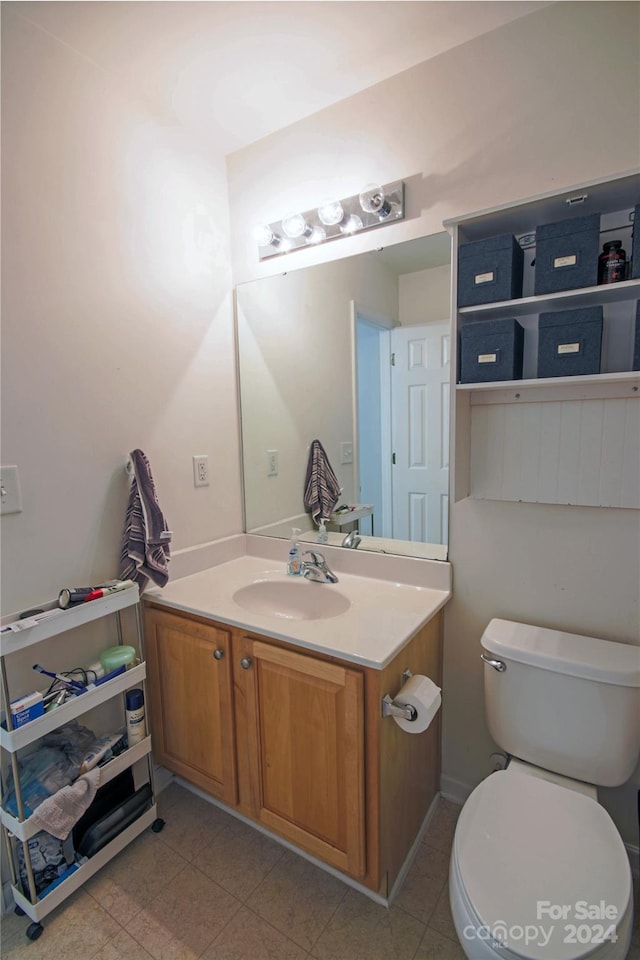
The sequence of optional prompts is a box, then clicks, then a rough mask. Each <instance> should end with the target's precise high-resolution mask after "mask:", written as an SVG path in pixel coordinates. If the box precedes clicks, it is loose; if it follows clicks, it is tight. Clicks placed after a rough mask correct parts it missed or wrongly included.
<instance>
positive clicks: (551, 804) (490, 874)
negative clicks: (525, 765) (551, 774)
mask: <svg viewBox="0 0 640 960" xmlns="http://www.w3.org/2000/svg"><path fill="white" fill-rule="evenodd" d="M452 860H453V863H452V882H455V883H456V884H457V887H458V892H459V895H460V897H461V899H462V901H463V902H464V903H465V905H466V906H465V910H466V914H467V919H468V920H470V921H471V924H472V926H473V925H474V924H475V923H476V920H477V925H476V926H477V929H478V930H480V929H481V928H482V929H483V930H485V931H487V934H488V931H491V934H492V936H490V939H492V940H495V941H497V945H496V946H495V951H496V956H498V955H499V956H501V957H505V958H506V957H514V958H526V960H549V958H553V960H578V958H585V957H590V958H593V960H595V958H596V957H598V956H602V957H604V956H609V955H612V956H614V955H621V956H624V952H622V953H621V954H619V952H618V950H617V949H615V946H616V945H615V944H612V943H609V942H604V943H602V942H600V943H598V942H597V936H598V934H601V929H600V928H602V930H603V931H606V930H610V929H611V928H612V926H613V928H614V930H615V931H616V933H617V935H618V936H619V937H620V938H623V937H625V938H626V936H627V935H628V927H629V925H630V918H631V911H632V906H631V904H632V901H631V870H630V867H629V861H628V858H627V855H626V851H625V848H624V845H623V843H622V840H621V838H620V835H619V834H618V832H617V830H616V828H615V826H614V824H613V821H612V820H611V818H610V817H609V815H608V814H607V812H606V811H605V810H604V808H603V807H601V806H600V805H599V804H598V803H597V801H595V800H593V799H592V798H591V797H589V796H585V795H584V794H582V793H579V792H576V791H574V790H572V789H568V788H567V787H563V786H560V785H558V784H556V783H552V782H548V781H547V780H543V779H540V778H539V777H537V776H535V775H531V774H527V773H524V772H522V767H521V766H520V767H519V768H518V769H517V770H514V769H511V768H510V769H508V770H506V771H498V772H497V773H494V774H492V775H491V776H490V777H488V778H487V779H486V780H484V781H483V782H482V783H481V784H480V786H479V787H477V788H476V790H474V792H473V793H472V794H471V796H470V797H469V799H468V800H467V802H466V804H465V805H464V807H463V809H462V812H461V814H460V817H459V820H458V825H457V827H456V833H455V838H454V844H453V850H452ZM560 910H564V916H562V915H560V916H559V915H558V911H560ZM585 911H587V915H584V914H585ZM593 911H596V913H597V914H598V915H597V916H595V915H594V913H593ZM527 928H529V929H530V931H535V932H532V933H530V935H529V936H527V937H526V939H525V936H524V931H525V930H526V929H527ZM520 931H522V933H520ZM458 934H459V935H460V931H458ZM461 939H462V938H461ZM467 939H469V938H467ZM486 939H487V937H486V936H485V941H486ZM485 945H486V943H485ZM618 946H623V945H622V944H618Z"/></svg>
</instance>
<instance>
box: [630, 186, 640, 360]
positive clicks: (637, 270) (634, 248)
mask: <svg viewBox="0 0 640 960" xmlns="http://www.w3.org/2000/svg"><path fill="white" fill-rule="evenodd" d="M630 277H631V279H632V280H637V279H638V277H640V203H636V205H635V211H634V215H633V240H632V241H631V273H630ZM633 369H634V370H637V369H638V368H637V367H634V368H633Z"/></svg>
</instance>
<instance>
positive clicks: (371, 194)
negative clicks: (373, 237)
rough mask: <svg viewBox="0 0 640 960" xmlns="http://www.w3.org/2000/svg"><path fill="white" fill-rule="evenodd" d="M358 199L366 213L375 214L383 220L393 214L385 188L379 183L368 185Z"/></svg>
mask: <svg viewBox="0 0 640 960" xmlns="http://www.w3.org/2000/svg"><path fill="white" fill-rule="evenodd" d="M358 199H359V200H360V206H361V207H362V209H363V210H364V212H365V213H374V214H375V215H376V216H377V217H380V219H381V220H384V219H385V217H388V216H389V214H390V213H391V204H390V203H389V201H388V200H386V199H385V193H384V187H381V186H380V184H379V183H368V184H367V186H366V187H363V188H362V191H361V192H360V196H359V198H358Z"/></svg>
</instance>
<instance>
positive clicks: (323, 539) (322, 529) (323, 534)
mask: <svg viewBox="0 0 640 960" xmlns="http://www.w3.org/2000/svg"><path fill="white" fill-rule="evenodd" d="M328 542H329V535H328V534H327V527H326V524H325V521H324V520H323V519H322V517H321V518H320V523H319V524H318V536H317V537H316V543H328Z"/></svg>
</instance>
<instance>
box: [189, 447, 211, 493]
mask: <svg viewBox="0 0 640 960" xmlns="http://www.w3.org/2000/svg"><path fill="white" fill-rule="evenodd" d="M193 485H194V487H208V486H209V457H208V456H207V455H206V454H205V453H202V454H200V455H199V456H194V458H193Z"/></svg>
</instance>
